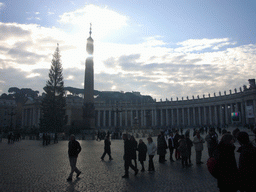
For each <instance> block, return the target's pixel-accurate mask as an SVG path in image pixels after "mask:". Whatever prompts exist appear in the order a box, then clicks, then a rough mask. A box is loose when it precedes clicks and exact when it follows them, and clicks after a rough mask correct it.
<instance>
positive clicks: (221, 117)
mask: <svg viewBox="0 0 256 192" xmlns="http://www.w3.org/2000/svg"><path fill="white" fill-rule="evenodd" d="M220 125H221V126H222V125H223V109H222V105H220Z"/></svg>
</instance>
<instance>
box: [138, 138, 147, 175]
mask: <svg viewBox="0 0 256 192" xmlns="http://www.w3.org/2000/svg"><path fill="white" fill-rule="evenodd" d="M137 150H138V152H139V155H138V156H139V162H140V164H141V166H142V169H141V171H142V172H144V171H145V167H144V161H146V156H147V145H146V144H145V143H144V142H143V141H142V139H140V140H139V145H138V149H137Z"/></svg>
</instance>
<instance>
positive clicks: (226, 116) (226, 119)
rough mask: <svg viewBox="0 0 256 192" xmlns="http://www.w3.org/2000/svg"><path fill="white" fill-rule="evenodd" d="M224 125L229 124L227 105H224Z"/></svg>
mask: <svg viewBox="0 0 256 192" xmlns="http://www.w3.org/2000/svg"><path fill="white" fill-rule="evenodd" d="M225 121H226V122H225V123H226V124H229V121H228V105H227V104H225Z"/></svg>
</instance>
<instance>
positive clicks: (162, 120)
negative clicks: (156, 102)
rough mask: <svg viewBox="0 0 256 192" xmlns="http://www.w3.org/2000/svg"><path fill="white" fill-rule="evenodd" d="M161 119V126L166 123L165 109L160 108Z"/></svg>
mask: <svg viewBox="0 0 256 192" xmlns="http://www.w3.org/2000/svg"><path fill="white" fill-rule="evenodd" d="M160 116H161V117H160V119H161V126H163V125H164V115H163V109H160Z"/></svg>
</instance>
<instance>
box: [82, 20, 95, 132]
mask: <svg viewBox="0 0 256 192" xmlns="http://www.w3.org/2000/svg"><path fill="white" fill-rule="evenodd" d="M89 34H90V36H89V38H88V39H87V45H86V51H87V53H88V54H89V56H88V57H87V58H86V62H85V77H84V105H83V120H84V127H85V128H86V129H93V128H95V114H94V97H93V93H94V70H93V39H92V37H91V35H92V28H91V24H90V32H89Z"/></svg>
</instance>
